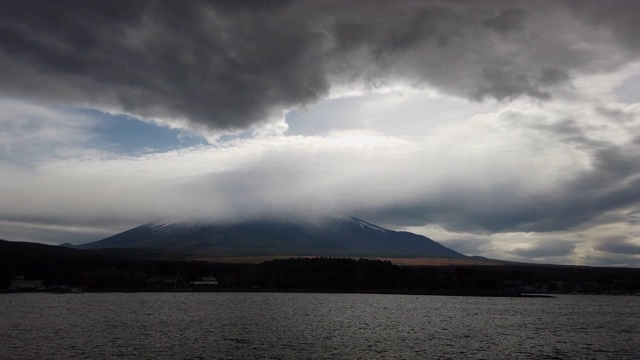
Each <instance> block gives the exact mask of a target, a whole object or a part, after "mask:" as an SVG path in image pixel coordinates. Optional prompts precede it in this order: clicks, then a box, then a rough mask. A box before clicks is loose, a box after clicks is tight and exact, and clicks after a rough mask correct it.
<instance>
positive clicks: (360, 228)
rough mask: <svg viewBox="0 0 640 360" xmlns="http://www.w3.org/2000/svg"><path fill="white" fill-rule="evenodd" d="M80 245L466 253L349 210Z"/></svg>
mask: <svg viewBox="0 0 640 360" xmlns="http://www.w3.org/2000/svg"><path fill="white" fill-rule="evenodd" d="M77 247H79V248H83V249H100V248H133V249H155V250H162V251H165V252H172V253H182V254H202V255H209V256H245V255H297V256H351V257H438V258H466V256H465V255H463V254H460V253H458V252H456V251H453V250H451V249H449V248H446V247H444V246H442V245H441V244H439V243H437V242H435V241H433V240H431V239H429V238H427V237H425V236H422V235H417V234H413V233H409V232H399V231H393V230H388V229H384V228H381V227H379V226H376V225H373V224H370V223H368V222H366V221H363V220H360V219H356V218H354V217H351V216H347V215H331V216H329V215H328V216H325V217H323V218H320V219H318V218H315V219H313V220H310V219H299V218H294V219H276V220H274V219H265V220H250V221H241V222H233V223H211V222H186V221H180V222H163V221H155V222H151V223H148V224H144V225H141V226H138V227H136V228H133V229H130V230H127V231H125V232H122V233H120V234H117V235H114V236H111V237H109V238H106V239H103V240H99V241H96V242H92V243H88V244H82V245H78V246H77Z"/></svg>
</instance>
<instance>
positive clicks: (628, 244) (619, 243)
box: [595, 237, 640, 255]
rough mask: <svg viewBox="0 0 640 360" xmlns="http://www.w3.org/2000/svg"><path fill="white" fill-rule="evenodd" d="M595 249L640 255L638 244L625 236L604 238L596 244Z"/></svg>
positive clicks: (612, 252) (611, 252) (639, 245)
mask: <svg viewBox="0 0 640 360" xmlns="http://www.w3.org/2000/svg"><path fill="white" fill-rule="evenodd" d="M595 249H596V250H599V251H603V252H606V253H610V254H636V255H640V244H638V243H637V242H634V241H633V240H632V239H630V238H625V237H611V238H607V239H604V240H602V241H601V242H600V243H599V244H597V245H596V247H595Z"/></svg>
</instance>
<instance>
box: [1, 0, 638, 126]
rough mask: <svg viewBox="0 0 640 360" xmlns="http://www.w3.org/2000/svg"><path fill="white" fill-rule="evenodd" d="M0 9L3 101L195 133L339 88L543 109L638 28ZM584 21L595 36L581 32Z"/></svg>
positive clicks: (507, 14)
mask: <svg viewBox="0 0 640 360" xmlns="http://www.w3.org/2000/svg"><path fill="white" fill-rule="evenodd" d="M625 4H628V2H626V3H625ZM565 5H568V6H565ZM626 7H633V5H626ZM600 8H604V9H606V11H605V12H604V13H600V12H598V11H597V10H598V9H600ZM1 10H2V11H0V22H1V23H2V24H3V25H2V27H0V39H1V40H0V84H2V85H1V86H0V92H1V93H2V94H5V95H8V96H25V97H29V98H33V99H39V100H45V101H51V102H55V103H63V104H69V105H80V106H84V107H91V108H98V109H103V110H109V111H116V112H124V113H128V114H131V115H133V116H137V117H139V118H145V119H155V120H156V121H160V122H163V123H173V124H182V125H181V126H185V125H184V124H190V126H191V127H193V128H200V129H204V128H208V129H222V130H233V129H243V128H246V127H250V126H253V125H255V124H259V123H264V122H266V121H269V120H270V119H272V118H273V117H278V116H280V114H281V112H282V110H283V109H291V108H298V107H301V106H305V105H308V104H311V103H314V102H316V101H318V100H320V99H322V98H325V97H326V96H327V95H329V94H330V93H332V92H335V91H338V90H339V89H340V88H344V87H347V88H361V89H367V88H377V87H385V86H389V85H392V84H394V83H402V84H410V85H412V86H416V87H425V86H428V87H432V88H436V89H438V90H440V91H443V92H446V93H449V94H452V95H455V96H460V97H464V98H470V99H483V98H493V99H497V100H506V99H514V98H518V97H531V98H534V99H539V100H548V99H549V98H551V97H552V96H553V92H554V89H556V88H558V87H559V86H564V85H563V84H566V83H569V82H570V81H571V78H572V76H573V74H575V73H579V72H585V71H586V72H592V71H609V70H610V69H611V68H612V67H615V66H618V65H621V64H624V63H625V62H628V61H629V59H633V58H634V57H635V56H636V55H637V54H636V52H634V50H635V48H634V47H630V48H629V49H621V48H620V47H621V46H632V45H633V46H635V44H636V41H635V40H633V38H632V37H629V36H627V35H625V34H633V33H635V32H637V31H634V30H638V29H637V25H636V24H637V23H638V22H634V21H633V20H634V18H633V16H632V15H629V12H624V11H618V10H622V9H618V8H617V7H614V6H609V5H608V4H604V3H601V2H594V3H593V4H592V6H590V7H589V9H587V10H582V9H575V8H574V6H573V5H572V2H568V3H567V4H564V3H561V2H554V3H551V2H544V3H539V2H536V3H535V4H534V3H533V2H508V3H505V2H500V1H495V2H493V1H492V2H482V3H477V2H465V1H460V2H447V3H443V2H439V1H417V2H405V3H403V4H398V3H397V2H394V1H373V2H358V3H356V4H354V3H352V2H340V1H320V2H303V1H293V2H284V1H283V2H268V3H263V2H253V1H252V2H242V3H230V2H202V1H182V2H180V4H179V5H178V4H176V3H174V2H171V1H154V2H140V1H110V2H83V1H73V0H67V1H63V2H55V3H53V2H41V1H19V2H5V3H3V4H2V9H1ZM576 14H577V15H578V16H579V17H578V18H576ZM618 16H622V19H624V21H621V22H619V21H618ZM592 22H596V23H598V24H600V25H601V27H602V29H595V30H594V29H593V28H589V31H585V30H586V29H587V28H586V27H587V26H589V25H590V24H591V23H592ZM625 31H626V32H625ZM558 34H561V36H558ZM608 34H612V35H611V36H613V40H615V41H613V40H612V39H611V38H610V37H609V36H608ZM605 54H606V55H607V56H603V55H605ZM614 55H615V56H614ZM605 59H610V60H605ZM185 121H187V123H185Z"/></svg>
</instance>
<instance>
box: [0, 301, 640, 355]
mask: <svg viewBox="0 0 640 360" xmlns="http://www.w3.org/2000/svg"><path fill="white" fill-rule="evenodd" d="M0 315H1V317H0V358H2V359H65V358H68V359H96V358H100V359H110V358H126V359H154V358H155V359H157V358H167V359H256V358H259V359H534V358H535V359H568V358H571V359H575V358H579V359H640V298H639V297H613V296H560V297H558V298H551V299H543V298H533V299H532V298H477V297H447V296H411V295H369V294H291V293H133V294H5V295H0Z"/></svg>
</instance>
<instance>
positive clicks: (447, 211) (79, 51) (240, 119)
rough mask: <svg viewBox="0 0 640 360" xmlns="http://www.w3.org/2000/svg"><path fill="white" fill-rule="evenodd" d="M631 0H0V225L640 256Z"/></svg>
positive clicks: (21, 236) (638, 96)
mask: <svg viewBox="0 0 640 360" xmlns="http://www.w3.org/2000/svg"><path fill="white" fill-rule="evenodd" d="M638 34H640V2H637V1H624V0H619V1H615V0H606V1H605V0H602V1H577V0H576V1H564V2H563V1H534V0H530V1H471V0H466V1H465V0H460V1H375V0H374V1H360V2H355V1H346V0H345V1H339V0H336V1H292V2H289V1H217V2H211V3H206V2H203V1H114V0H110V1H66V0H65V1H63V0H56V1H45V0H41V1H29V0H0V110H1V111H0V176H1V177H2V181H0V238H4V239H7V240H15V241H35V242H42V243H48V244H59V243H64V242H71V243H81V242H88V241H95V240H98V239H101V238H104V237H107V236H110V235H113V234H115V233H118V232H120V231H124V230H126V229H128V228H131V227H133V226H137V225H140V224H142V223H145V222H147V221H150V220H154V219H156V218H159V217H176V216H178V217H187V216H198V217H208V218H211V219H220V218H234V217H238V216H247V214H256V213H262V212H269V213H284V214H286V213H290V212H296V213H299V212H314V211H341V212H344V213H348V214H352V215H354V216H356V217H359V218H362V219H364V220H367V221H369V222H373V223H375V224H378V225H380V226H384V227H387V228H390V229H395V230H409V231H412V232H416V233H419V234H423V235H426V236H428V237H430V238H432V239H434V240H436V241H438V242H440V243H442V244H444V245H445V246H448V247H450V248H453V249H455V250H458V251H460V252H463V253H465V254H467V255H482V256H487V257H491V258H497V259H505V260H516V261H527V262H538V263H558V264H585V265H616V266H620V265H625V266H640V116H639V115H640V36H638Z"/></svg>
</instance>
